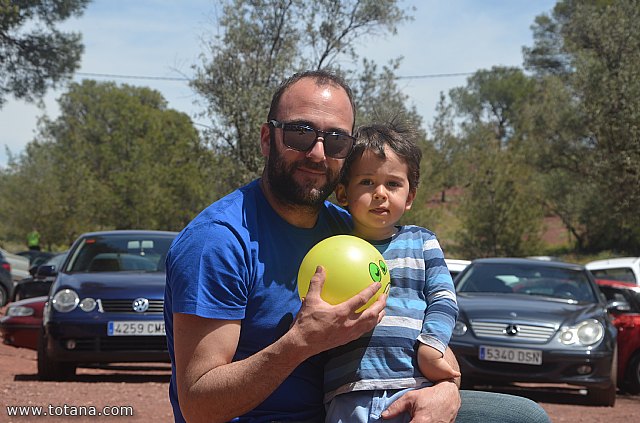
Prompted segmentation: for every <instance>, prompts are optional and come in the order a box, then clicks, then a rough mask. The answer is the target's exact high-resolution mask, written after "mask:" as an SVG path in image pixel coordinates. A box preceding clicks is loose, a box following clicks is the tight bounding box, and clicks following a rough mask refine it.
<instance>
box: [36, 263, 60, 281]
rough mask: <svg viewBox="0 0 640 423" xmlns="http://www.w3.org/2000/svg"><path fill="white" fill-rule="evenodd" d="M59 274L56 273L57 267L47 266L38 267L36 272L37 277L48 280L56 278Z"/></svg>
mask: <svg viewBox="0 0 640 423" xmlns="http://www.w3.org/2000/svg"><path fill="white" fill-rule="evenodd" d="M57 274H58V272H57V271H56V267H55V266H53V265H45V264H43V265H42V266H39V267H38V270H37V271H36V277H40V278H46V277H48V276H56V275H57Z"/></svg>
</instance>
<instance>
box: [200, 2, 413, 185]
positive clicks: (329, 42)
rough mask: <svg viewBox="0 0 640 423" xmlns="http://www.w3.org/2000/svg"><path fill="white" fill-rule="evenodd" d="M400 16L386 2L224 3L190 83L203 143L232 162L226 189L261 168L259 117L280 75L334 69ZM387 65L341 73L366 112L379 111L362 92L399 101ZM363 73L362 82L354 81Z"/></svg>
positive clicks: (352, 58)
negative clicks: (198, 104)
mask: <svg viewBox="0 0 640 423" xmlns="http://www.w3.org/2000/svg"><path fill="white" fill-rule="evenodd" d="M406 19H408V16H407V15H406V13H405V12H404V11H402V10H401V9H400V8H399V7H398V6H397V5H396V1H392V0H385V1H377V0H348V1H335V0H317V1H314V2H307V1H302V0H252V1H248V0H229V1H226V2H225V3H224V5H223V9H222V14H221V17H220V19H219V22H218V24H219V25H220V27H221V35H220V36H218V37H216V38H215V39H213V40H212V41H211V42H210V43H209V45H208V51H207V53H206V54H204V55H203V56H202V61H203V63H202V65H201V66H198V67H196V78H195V79H194V81H193V83H192V85H193V87H194V89H195V90H196V91H197V92H198V93H199V94H200V95H202V97H203V99H204V101H205V103H206V104H207V115H208V116H209V117H210V118H211V120H212V129H211V130H210V131H208V133H207V137H208V140H209V143H210V144H211V145H212V146H213V147H214V149H215V151H216V153H218V154H222V155H224V156H226V157H229V158H230V159H231V160H233V161H234V163H235V164H236V167H235V168H234V169H233V175H232V177H231V179H232V180H233V181H234V183H233V186H235V185H237V184H238V183H242V182H246V181H248V180H250V179H252V178H254V177H256V176H257V175H258V173H259V172H260V170H261V167H262V157H261V155H260V151H259V148H258V146H259V143H258V133H259V130H258V128H259V127H260V125H261V124H262V123H263V122H265V120H266V116H267V112H268V109H269V103H270V101H271V95H272V93H273V91H274V90H275V88H276V87H277V85H278V84H279V83H280V82H281V81H282V80H284V78H286V77H288V76H290V75H291V74H292V73H294V72H296V71H300V70H305V69H319V68H325V67H333V68H335V69H341V68H342V66H340V65H339V63H344V62H345V61H346V62H347V63H349V64H350V65H353V64H355V62H356V61H357V59H358V55H357V54H356V48H355V43H356V41H357V40H360V39H361V38H362V37H365V36H370V35H376V34H378V33H394V32H395V31H396V26H397V25H398V24H399V23H401V22H403V21H404V20H406ZM394 66H395V65H394V64H393V63H392V64H391V65H390V66H389V67H386V68H384V69H383V70H382V71H381V72H380V75H377V68H375V66H374V65H373V64H371V63H368V62H366V61H365V62H364V71H363V73H359V72H357V71H354V70H349V69H342V70H341V71H342V72H343V74H345V75H346V76H348V78H349V79H350V80H351V81H354V82H355V81H358V87H357V88H358V89H355V91H356V93H357V94H358V95H359V98H358V100H359V101H358V103H359V104H367V105H368V106H369V107H370V110H373V109H376V108H377V109H380V108H382V107H381V104H382V102H381V101H376V98H372V97H365V96H367V95H374V96H376V95H380V96H381V97H384V98H385V99H386V100H388V99H389V98H390V97H394V98H396V99H398V101H397V102H395V103H394V107H396V106H398V104H404V100H405V99H404V98H402V95H401V93H400V92H399V90H398V89H397V87H396V86H395V84H394V81H393V79H392V78H391V77H392V76H393V73H392V71H393V69H394ZM363 75H366V80H362V78H359V77H360V76H363ZM378 76H379V78H378ZM371 78H377V80H378V81H382V84H381V85H380V88H379V89H377V88H376V87H372V86H371V84H370V83H369V82H370V81H371ZM376 105H377V106H378V107H376ZM415 116H417V114H415ZM230 188H231V187H230Z"/></svg>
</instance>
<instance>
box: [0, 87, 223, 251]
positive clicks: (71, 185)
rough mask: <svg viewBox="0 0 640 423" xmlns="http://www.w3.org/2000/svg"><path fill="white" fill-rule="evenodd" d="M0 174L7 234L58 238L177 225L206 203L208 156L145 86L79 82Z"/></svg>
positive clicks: (186, 122)
mask: <svg viewBox="0 0 640 423" xmlns="http://www.w3.org/2000/svg"><path fill="white" fill-rule="evenodd" d="M59 103H60V109H61V115H60V117H59V118H58V119H56V120H55V121H48V120H46V119H45V120H44V121H43V123H42V130H41V134H40V136H39V137H38V140H37V141H34V142H32V143H31V144H29V145H28V147H27V149H26V152H25V153H24V154H23V155H21V156H20V157H19V158H17V159H13V160H12V161H11V163H10V165H9V167H8V169H7V170H5V171H3V172H2V178H3V182H6V184H3V187H2V188H1V189H0V191H2V195H3V199H6V200H7V202H6V203H5V202H4V201H3V206H2V208H0V214H1V215H2V220H3V221H6V222H9V224H8V225H7V227H6V228H5V230H6V231H7V232H8V235H9V237H13V238H18V237H19V238H22V237H23V236H24V234H25V233H26V232H27V231H28V230H30V229H31V227H32V225H34V224H35V225H36V226H37V227H38V228H39V231H40V232H41V233H42V235H43V238H44V239H46V240H48V241H49V242H53V243H57V244H68V243H69V242H71V241H72V240H73V239H75V237H76V236H77V235H79V234H80V233H82V232H85V231H88V230H97V229H112V228H114V229H131V228H153V229H166V230H179V229H181V228H182V227H183V226H184V225H185V224H186V223H188V222H189V221H190V220H191V219H192V218H193V217H194V216H195V214H196V213H197V212H198V211H199V210H200V209H201V208H202V207H204V206H205V205H206V204H207V203H208V199H206V198H205V197H206V194H208V192H206V181H207V178H208V174H207V172H206V171H203V169H205V168H206V167H207V166H209V164H210V163H209V161H210V160H211V153H210V152H209V151H207V150H206V149H204V148H203V146H202V145H201V142H200V139H199V137H198V133H197V132H196V130H195V129H194V127H193V125H192V124H191V121H190V119H189V118H188V117H187V116H186V115H185V114H183V113H179V112H176V111H174V110H169V109H167V108H166V102H165V100H164V99H163V98H162V96H161V95H160V93H158V92H156V91H153V90H151V89H148V88H138V87H131V86H127V85H123V86H121V87H120V86H116V85H115V84H113V83H98V82H95V81H84V82H83V83H82V84H72V85H71V87H70V89H69V91H68V92H67V93H66V94H65V95H63V96H62V98H61V99H60V101H59Z"/></svg>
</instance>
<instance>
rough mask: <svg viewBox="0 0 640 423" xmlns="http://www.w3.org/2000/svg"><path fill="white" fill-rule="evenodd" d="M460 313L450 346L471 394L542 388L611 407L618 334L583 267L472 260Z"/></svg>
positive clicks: (459, 282)
mask: <svg viewBox="0 0 640 423" xmlns="http://www.w3.org/2000/svg"><path fill="white" fill-rule="evenodd" d="M456 292H457V295H458V305H459V308H460V314H459V317H458V321H457V323H456V326H455V329H454V333H453V336H452V338H451V342H450V346H451V349H452V350H453V351H454V352H455V354H456V356H457V358H458V360H459V362H460V367H461V372H462V383H463V385H464V386H466V387H472V386H475V385H479V384H484V385H498V386H499V385H509V384H517V383H544V384H547V385H548V384H558V385H566V384H568V385H573V386H576V387H579V388H580V389H585V388H586V390H587V397H588V400H589V401H590V402H591V403H593V404H597V405H605V406H613V405H614V403H615V398H616V367H617V365H616V329H615V327H614V325H613V324H612V321H611V319H610V317H609V315H608V314H607V303H606V300H605V298H604V296H603V295H602V294H601V292H600V290H599V289H598V287H597V285H596V283H595V280H594V279H593V276H592V275H591V273H589V272H588V271H587V270H586V269H585V268H584V267H583V266H579V265H575V264H570V263H560V262H551V261H540V260H529V259H514V258H494V259H478V260H474V261H473V262H472V263H471V264H470V265H469V266H468V267H467V268H466V269H465V270H464V271H463V273H462V274H460V276H459V277H458V278H457V279H456Z"/></svg>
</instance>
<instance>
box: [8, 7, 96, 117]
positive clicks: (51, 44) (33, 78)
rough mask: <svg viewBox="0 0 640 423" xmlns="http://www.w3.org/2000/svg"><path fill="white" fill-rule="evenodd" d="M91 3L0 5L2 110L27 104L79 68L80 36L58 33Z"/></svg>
mask: <svg viewBox="0 0 640 423" xmlns="http://www.w3.org/2000/svg"><path fill="white" fill-rule="evenodd" d="M87 3H89V0H30V1H14V0H0V107H2V105H3V103H4V101H5V100H6V97H7V96H8V95H13V96H14V97H15V98H19V99H23V100H26V101H35V100H36V99H39V98H41V97H42V96H43V95H44V94H45V92H46V91H47V89H49V88H52V87H57V86H59V85H61V84H62V83H64V82H66V81H68V80H69V79H70V78H71V76H72V75H73V72H74V71H75V70H76V69H77V68H78V67H79V65H80V56H81V55H82V51H83V46H82V43H81V41H80V35H79V34H77V33H65V32H60V31H59V30H58V29H56V27H55V25H56V24H57V23H58V22H61V21H64V20H66V19H68V18H69V17H71V16H79V15H81V14H82V12H83V11H84V8H85V7H86V6H87Z"/></svg>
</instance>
